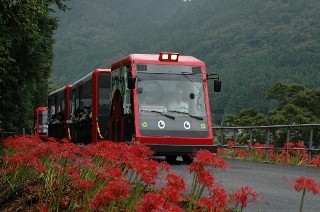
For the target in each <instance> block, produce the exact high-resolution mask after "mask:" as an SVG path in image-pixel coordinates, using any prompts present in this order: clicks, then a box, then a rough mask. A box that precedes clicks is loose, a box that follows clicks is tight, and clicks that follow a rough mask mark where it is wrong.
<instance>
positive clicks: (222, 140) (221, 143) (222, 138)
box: [220, 128, 224, 146]
mask: <svg viewBox="0 0 320 212" xmlns="http://www.w3.org/2000/svg"><path fill="white" fill-rule="evenodd" d="M223 142H224V136H223V128H221V141H220V145H221V146H222V145H223Z"/></svg>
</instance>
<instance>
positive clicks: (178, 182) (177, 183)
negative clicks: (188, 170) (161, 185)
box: [166, 174, 186, 191]
mask: <svg viewBox="0 0 320 212" xmlns="http://www.w3.org/2000/svg"><path fill="white" fill-rule="evenodd" d="M166 179H167V181H168V184H167V185H169V186H172V187H174V188H176V189H177V190H179V191H184V190H185V189H186V185H185V182H184V179H183V177H181V176H179V175H176V174H168V175H167V178H166Z"/></svg>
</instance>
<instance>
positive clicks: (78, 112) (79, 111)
mask: <svg viewBox="0 0 320 212" xmlns="http://www.w3.org/2000/svg"><path fill="white" fill-rule="evenodd" d="M83 114H84V110H83V109H80V108H78V109H77V110H76V115H75V117H74V119H73V122H75V123H77V122H79V121H80V119H81V118H82V117H83Z"/></svg>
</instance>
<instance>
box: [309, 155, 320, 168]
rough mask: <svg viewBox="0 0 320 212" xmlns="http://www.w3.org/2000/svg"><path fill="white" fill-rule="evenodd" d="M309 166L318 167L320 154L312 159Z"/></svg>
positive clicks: (319, 165)
mask: <svg viewBox="0 0 320 212" xmlns="http://www.w3.org/2000/svg"><path fill="white" fill-rule="evenodd" d="M310 164H311V165H312V166H316V167H320V154H319V155H317V156H315V157H314V158H312V160H311V162H310Z"/></svg>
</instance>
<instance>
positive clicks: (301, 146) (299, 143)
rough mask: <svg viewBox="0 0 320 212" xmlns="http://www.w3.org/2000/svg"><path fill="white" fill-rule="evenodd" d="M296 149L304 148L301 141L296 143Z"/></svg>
mask: <svg viewBox="0 0 320 212" xmlns="http://www.w3.org/2000/svg"><path fill="white" fill-rule="evenodd" d="M296 147H298V148H305V145H304V143H303V141H299V142H298V143H296Z"/></svg>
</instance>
